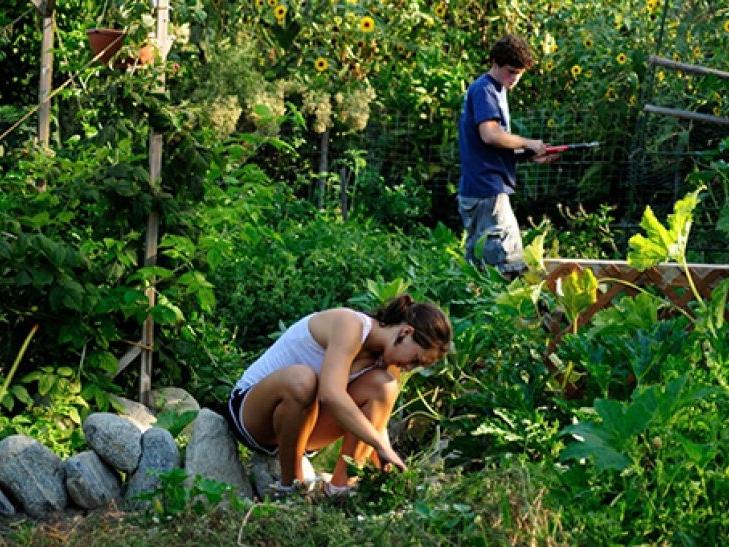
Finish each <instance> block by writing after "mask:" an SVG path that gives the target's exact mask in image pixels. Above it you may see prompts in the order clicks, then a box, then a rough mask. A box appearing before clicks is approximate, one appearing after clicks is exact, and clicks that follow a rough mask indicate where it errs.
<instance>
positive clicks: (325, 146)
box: [316, 128, 329, 209]
mask: <svg viewBox="0 0 729 547" xmlns="http://www.w3.org/2000/svg"><path fill="white" fill-rule="evenodd" d="M328 171H329V128H327V130H326V131H324V133H322V134H321V147H320V149H319V178H318V179H317V184H316V189H317V196H316V199H317V206H318V207H319V209H323V208H324V197H325V195H326V180H327V175H328Z"/></svg>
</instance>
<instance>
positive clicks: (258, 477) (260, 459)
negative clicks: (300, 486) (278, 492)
mask: <svg viewBox="0 0 729 547" xmlns="http://www.w3.org/2000/svg"><path fill="white" fill-rule="evenodd" d="M248 464H249V470H250V475H251V481H252V482H253V488H254V489H255V491H256V494H257V495H258V497H259V498H264V497H266V496H271V495H272V494H273V490H272V489H271V487H272V486H273V484H274V483H275V482H277V481H280V480H281V464H280V463H279V461H278V457H276V456H268V455H266V454H261V453H259V452H255V451H253V452H251V457H250V460H249V461H248Z"/></svg>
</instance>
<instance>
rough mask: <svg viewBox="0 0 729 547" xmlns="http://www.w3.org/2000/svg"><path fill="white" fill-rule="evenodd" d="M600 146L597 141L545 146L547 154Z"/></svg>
mask: <svg viewBox="0 0 729 547" xmlns="http://www.w3.org/2000/svg"><path fill="white" fill-rule="evenodd" d="M598 146H600V143H599V142H598V141H593V142H578V143H575V144H556V145H552V146H547V152H546V153H547V154H559V153H560V152H567V151H569V150H582V149H585V148H597V147H598Z"/></svg>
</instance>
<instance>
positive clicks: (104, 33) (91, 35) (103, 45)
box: [86, 28, 124, 64]
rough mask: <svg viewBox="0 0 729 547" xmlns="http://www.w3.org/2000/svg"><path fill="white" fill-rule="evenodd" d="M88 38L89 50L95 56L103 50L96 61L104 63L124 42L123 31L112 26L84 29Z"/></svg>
mask: <svg viewBox="0 0 729 547" xmlns="http://www.w3.org/2000/svg"><path fill="white" fill-rule="evenodd" d="M86 36H87V37H88V39H89V45H90V46H91V52H92V53H93V54H94V57H96V56H97V55H98V54H99V53H101V52H102V51H103V52H104V53H103V55H101V57H99V58H98V62H99V63H101V64H106V63H108V62H109V60H110V59H111V58H112V57H113V56H114V55H115V54H116V53H117V52H118V51H119V50H120V49H121V47H122V45H123V43H124V31H123V30H119V29H113V28H92V29H89V30H87V31H86Z"/></svg>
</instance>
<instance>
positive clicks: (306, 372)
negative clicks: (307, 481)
mask: <svg viewBox="0 0 729 547" xmlns="http://www.w3.org/2000/svg"><path fill="white" fill-rule="evenodd" d="M317 387H318V382H317V377H316V374H315V373H314V371H313V370H312V369H310V368H309V367H307V366H305V365H293V366H290V367H287V368H285V369H282V370H278V371H276V372H274V373H272V374H270V375H269V376H267V377H266V378H264V379H263V380H261V382H259V383H258V384H256V385H255V386H253V388H251V391H250V392H249V393H248V396H247V397H246V400H245V405H244V406H243V423H244V425H245V427H246V429H247V430H248V433H250V434H251V435H252V436H253V438H254V439H256V441H258V442H259V443H260V444H262V445H278V450H279V461H280V462H281V484H283V485H290V484H291V483H292V481H293V480H294V479H299V480H303V478H304V476H303V471H302V468H301V456H302V455H303V453H304V449H305V448H306V443H307V439H308V438H309V436H310V435H311V432H312V430H313V429H314V426H315V425H316V423H317V417H318V414H319V404H318V403H317V399H316V394H317Z"/></svg>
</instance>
